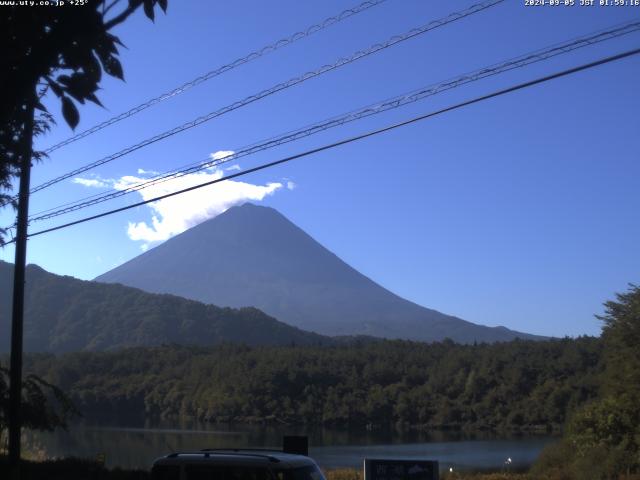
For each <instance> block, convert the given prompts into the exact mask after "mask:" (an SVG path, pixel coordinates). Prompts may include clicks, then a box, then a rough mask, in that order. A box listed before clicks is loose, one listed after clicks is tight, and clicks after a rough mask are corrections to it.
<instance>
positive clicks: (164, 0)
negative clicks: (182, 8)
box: [158, 0, 167, 13]
mask: <svg viewBox="0 0 640 480" xmlns="http://www.w3.org/2000/svg"><path fill="white" fill-rule="evenodd" d="M158 5H160V8H161V9H162V11H163V12H164V13H167V0H158Z"/></svg>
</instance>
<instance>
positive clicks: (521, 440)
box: [30, 421, 553, 469]
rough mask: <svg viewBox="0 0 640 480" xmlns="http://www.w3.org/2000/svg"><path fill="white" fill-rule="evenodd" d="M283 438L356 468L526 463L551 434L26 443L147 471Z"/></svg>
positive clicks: (265, 434)
mask: <svg viewBox="0 0 640 480" xmlns="http://www.w3.org/2000/svg"><path fill="white" fill-rule="evenodd" d="M283 435H308V436H309V444H310V456H312V457H313V458H314V459H315V460H316V461H317V462H318V464H319V465H320V466H321V467H323V468H336V467H356V468H361V467H362V461H363V459H364V458H365V457H388V458H400V457H420V458H428V459H434V460H439V461H440V466H441V468H446V469H448V468H449V466H453V467H454V468H460V469H476V468H493V469H500V468H502V467H504V465H505V463H504V462H505V460H506V459H507V458H511V459H512V463H511V466H510V468H519V467H527V466H529V465H531V463H532V462H533V461H534V460H535V458H536V457H537V455H538V454H539V453H540V451H541V450H542V448H543V447H544V446H545V445H546V444H547V443H549V442H550V441H552V440H553V439H552V438H550V437H539V436H538V437H512V438H505V436H504V435H503V436H501V437H497V436H495V435H494V436H489V435H487V434H483V435H480V434H474V435H471V434H463V433H459V432H455V433H451V432H429V433H425V432H414V431H398V430H384V431H367V430H339V429H327V428H318V429H313V430H309V429H305V428H304V427H287V426H282V427H262V426H247V425H233V426H228V425H213V424H198V423H191V422H173V423H171V422H148V421H147V422H146V423H140V424H135V423H129V424H128V425H127V426H121V425H117V424H111V425H100V426H96V425H95V424H94V425H90V424H77V425H75V426H73V427H72V428H71V429H70V430H69V432H55V433H39V434H37V435H34V436H32V437H31V439H30V441H31V442H33V443H34V444H35V445H37V446H38V447H40V448H43V449H44V451H45V452H46V453H47V454H48V455H49V456H54V457H59V456H76V457H86V458H95V457H96V455H98V454H99V453H103V454H105V456H106V462H107V466H109V467H116V466H118V467H122V468H144V469H148V468H149V466H150V465H151V463H152V462H153V460H154V459H155V458H157V457H159V456H161V455H164V454H166V453H169V452H174V451H185V450H200V449H202V448H223V447H230V448H236V447H237V448H240V447H254V448H265V447H273V448H278V449H279V448H280V447H281V445H282V436H283Z"/></svg>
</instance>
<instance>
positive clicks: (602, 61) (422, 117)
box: [2, 48, 640, 246]
mask: <svg viewBox="0 0 640 480" xmlns="http://www.w3.org/2000/svg"><path fill="white" fill-rule="evenodd" d="M639 53H640V48H637V49H634V50H628V51H626V52H622V53H619V54H617V55H612V56H609V57H605V58H601V59H600V60H596V61H594V62H590V63H587V64H583V65H580V66H577V67H573V68H569V69H567V70H563V71H560V72H556V73H553V74H551V75H546V76H544V77H539V78H537V79H534V80H530V81H527V82H524V83H519V84H517V85H514V86H512V87H508V88H504V89H502V90H497V91H495V92H492V93H489V94H486V95H483V96H480V97H475V98H473V99H471V100H466V101H464V102H461V103H457V104H455V105H452V106H449V107H446V108H442V109H440V110H436V111H434V112H430V113H426V114H423V115H419V116H417V117H413V118H411V119H409V120H405V121H402V122H399V123H394V124H392V125H388V126H386V127H382V128H378V129H376V130H371V131H369V132H366V133H363V134H360V135H356V136H353V137H349V138H345V139H343V140H339V141H337V142H334V143H331V144H328V145H323V146H321V147H318V148H314V149H311V150H307V151H305V152H302V153H298V154H296V155H292V156H289V157H285V158H282V159H279V160H275V161H273V162H269V163H265V164H262V165H259V166H257V167H253V168H250V169H248V170H245V171H243V172H238V173H234V174H231V175H227V176H226V177H223V178H218V179H215V180H211V181H208V182H204V183H201V184H198V185H194V186H191V187H188V188H184V189H182V190H178V191H176V192H171V193H167V194H165V195H160V196H157V197H154V198H150V199H148V200H144V201H141V202H137V203H134V204H131V205H127V206H124V207H120V208H116V209H113V210H109V211H106V212H102V213H99V214H96V215H92V216H89V217H85V218H81V219H79V220H75V221H73V222H68V223H65V224H62V225H57V226H55V227H51V228H47V229H44V230H40V231H37V232H34V233H31V234H29V238H31V237H35V236H38V235H43V234H45V233H50V232H54V231H57V230H61V229H63V228H68V227H71V226H74V225H79V224H81V223H85V222H88V221H91V220H96V219H98V218H102V217H106V216H109V215H113V214H116V213H119V212H123V211H126V210H130V209H132V208H136V207H140V206H142V205H146V204H149V203H152V202H157V201H160V200H164V199H166V198H170V197H173V196H175V195H181V194H183V193H187V192H190V191H193V190H197V189H199V188H203V187H207V186H210V185H214V184H216V183H220V182H224V181H226V180H231V179H233V178H237V177H241V176H244V175H248V174H250V173H254V172H257V171H260V170H264V169H267V168H271V167H274V166H276V165H281V164H283V163H286V162H290V161H292V160H297V159H299V158H303V157H307V156H310V155H312V154H315V153H319V152H322V151H326V150H330V149H333V148H336V147H338V146H341V145H346V144H348V143H353V142H356V141H359V140H363V139H365V138H368V137H372V136H375V135H379V134H381V133H384V132H388V131H391V130H395V129H397V128H400V127H404V126H406V125H410V124H412V123H416V122H419V121H422V120H426V119H428V118H432V117H435V116H437V115H441V114H443V113H447V112H450V111H453V110H458V109H460V108H463V107H467V106H469V105H473V104H475V103H479V102H482V101H485V100H488V99H491V98H495V97H499V96H502V95H506V94H508V93H511V92H515V91H517V90H522V89H524V88H528V87H531V86H534V85H538V84H541V83H545V82H548V81H550V80H554V79H557V78H561V77H566V76H568V75H571V74H574V73H577V72H580V71H583V70H588V69H591V68H594V67H597V66H600V65H604V64H607V63H611V62H614V61H617V60H621V59H623V58H627V57H630V56H633V55H637V54H639ZM14 242H15V239H12V240H10V241H8V242H5V243H4V244H2V246H4V245H7V244H10V243H14Z"/></svg>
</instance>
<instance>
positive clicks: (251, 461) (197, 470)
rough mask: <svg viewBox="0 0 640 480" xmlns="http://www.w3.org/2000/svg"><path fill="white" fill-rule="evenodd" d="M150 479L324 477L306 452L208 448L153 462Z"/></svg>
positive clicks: (303, 479) (317, 479)
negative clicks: (292, 452) (298, 453)
mask: <svg viewBox="0 0 640 480" xmlns="http://www.w3.org/2000/svg"><path fill="white" fill-rule="evenodd" d="M151 477H152V479H153V480H326V479H325V477H324V475H323V474H322V472H321V471H320V469H319V468H318V465H316V462H314V461H313V460H312V459H311V458H309V457H307V456H305V455H295V454H291V453H283V452H281V451H277V450H251V449H237V450H235V449H211V450H201V451H198V452H184V453H171V454H169V455H167V456H164V457H161V458H158V459H157V460H156V461H155V462H153V468H152V469H151Z"/></svg>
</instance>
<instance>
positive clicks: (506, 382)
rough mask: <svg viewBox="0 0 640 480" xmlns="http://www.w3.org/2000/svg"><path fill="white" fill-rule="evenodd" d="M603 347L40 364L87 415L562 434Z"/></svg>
mask: <svg viewBox="0 0 640 480" xmlns="http://www.w3.org/2000/svg"><path fill="white" fill-rule="evenodd" d="M600 357H601V342H600V341H599V340H598V339H594V338H586V337H585V338H579V339H576V340H570V339H565V340H559V341H546V342H532V341H513V342H509V343H502V344H492V345H489V344H481V345H475V346H474V345H458V344H454V343H453V342H449V341H445V342H441V343H434V344H423V343H413V342H406V341H382V342H379V343H374V344H361V345H358V344H355V345H350V346H338V347H311V346H306V347H245V346H233V345H222V346H218V347H212V348H197V347H178V346H166V347H156V348H135V349H129V350H124V351H119V352H109V353H72V354H66V355H61V356H57V357H56V356H53V355H38V356H32V357H30V359H29V365H28V368H29V369H30V370H33V371H35V372H37V373H39V374H41V375H44V376H45V378H47V379H49V380H50V381H51V382H52V383H55V384H56V385H59V386H60V387H61V388H62V389H64V390H65V391H67V392H68V393H69V394H70V395H71V397H72V398H73V400H74V401H75V402H77V404H78V406H79V407H80V408H81V410H83V412H84V413H85V415H87V416H89V417H91V416H100V415H105V414H116V415H117V414H121V413H122V412H128V413H129V414H132V413H135V414H138V415H140V416H142V415H150V416H158V417H170V416H185V417H191V418H196V419H199V420H205V421H219V422H225V421H245V422H246V421H260V422H262V421H276V422H285V423H308V424H325V425H366V424H380V425H388V424H392V423H405V424H410V425H414V426H418V425H419V426H429V427H440V428H476V429H477V428H480V429H501V428H509V429H544V430H547V429H550V428H560V427H561V426H562V425H563V424H564V422H565V419H566V416H567V414H569V413H571V412H572V411H574V410H575V409H576V407H578V406H580V405H582V404H584V403H585V402H586V401H588V400H590V399H592V398H594V397H595V395H596V390H597V384H596V376H597V374H598V372H599V370H600Z"/></svg>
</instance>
